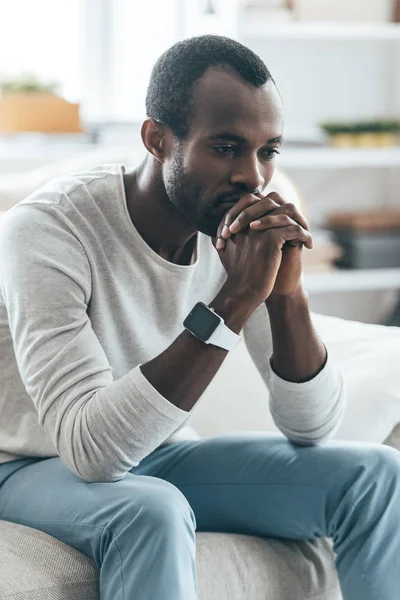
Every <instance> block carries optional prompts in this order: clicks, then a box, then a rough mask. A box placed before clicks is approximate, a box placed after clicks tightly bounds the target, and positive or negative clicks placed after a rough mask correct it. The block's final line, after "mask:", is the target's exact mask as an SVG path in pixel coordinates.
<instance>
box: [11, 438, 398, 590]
mask: <svg viewBox="0 0 400 600" xmlns="http://www.w3.org/2000/svg"><path fill="white" fill-rule="evenodd" d="M0 519H4V520H7V521H12V522H15V523H21V524H23V525H28V526H30V527H33V528H35V529H40V530H41V531H44V532H46V533H48V534H49V535H51V536H53V537H55V538H58V539H59V540H61V541H63V542H65V543H66V544H69V545H70V546H73V547H74V548H77V549H78V550H80V551H81V552H83V553H85V554H86V555H88V556H91V557H92V558H94V560H95V562H96V564H97V566H98V568H99V569H100V594H101V598H102V600H130V599H131V598H136V597H137V595H138V593H139V590H140V597H141V598H152V599H153V600H195V599H196V598H197V581H196V569H195V548H196V546H195V544H196V539H195V530H196V528H197V531H222V532H234V533H243V534H250V535H256V536H261V537H276V538H286V539H297V540H301V539H309V540H313V539H315V538H317V537H331V538H332V539H333V543H334V549H335V552H336V554H337V558H336V568H337V571H338V575H339V580H340V584H341V588H342V594H343V598H344V600H394V598H397V597H398V594H399V586H400V532H399V525H400V452H398V451H397V450H394V449H393V448H389V447H387V446H380V445H375V444H358V443H350V442H330V443H328V444H326V445H325V446H319V447H318V446H317V447H301V446H297V445H295V444H292V443H291V442H289V441H288V440H287V439H286V438H285V437H284V436H282V435H279V434H268V433H263V432H241V433H229V434H222V435H219V436H216V437H214V438H210V439H203V440H200V441H183V442H178V443H175V444H171V445H164V446H160V447H159V448H157V449H156V450H155V451H154V452H153V453H152V454H150V455H149V456H148V457H146V458H145V459H144V460H143V461H142V462H141V463H140V465H139V466H138V467H135V468H133V469H132V470H131V472H130V473H128V474H127V475H126V477H125V478H124V479H121V480H120V481H117V482H115V483H87V482H85V481H84V480H82V479H80V478H79V477H77V476H76V475H74V474H73V473H72V472H71V471H70V470H69V469H67V467H66V466H65V465H64V464H63V462H62V461H61V459H60V458H59V457H55V458H47V459H37V458H28V459H23V460H18V461H13V462H9V463H5V464H2V465H0Z"/></svg>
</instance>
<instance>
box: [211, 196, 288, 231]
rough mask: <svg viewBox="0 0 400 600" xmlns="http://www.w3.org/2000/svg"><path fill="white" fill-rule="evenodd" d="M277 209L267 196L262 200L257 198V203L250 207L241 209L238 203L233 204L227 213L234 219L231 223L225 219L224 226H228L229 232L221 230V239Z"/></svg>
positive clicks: (278, 206)
mask: <svg viewBox="0 0 400 600" xmlns="http://www.w3.org/2000/svg"><path fill="white" fill-rule="evenodd" d="M278 208H280V205H279V204H277V203H276V202H274V201H273V200H271V198H269V197H268V196H265V197H264V198H258V201H256V202H253V203H252V204H251V205H247V206H245V207H243V208H241V206H239V203H237V204H235V206H234V207H232V209H231V210H230V211H229V213H228V214H229V216H230V217H235V219H234V221H233V222H229V220H227V218H226V217H225V226H226V227H228V225H229V231H227V230H225V229H222V237H224V238H225V239H227V238H228V237H229V234H232V233H235V234H236V233H240V232H241V231H243V230H244V229H246V228H247V227H248V225H249V224H250V223H251V221H253V220H254V219H257V218H259V217H261V216H263V215H265V214H269V213H271V212H272V211H273V210H275V209H278ZM229 223H230V224H229Z"/></svg>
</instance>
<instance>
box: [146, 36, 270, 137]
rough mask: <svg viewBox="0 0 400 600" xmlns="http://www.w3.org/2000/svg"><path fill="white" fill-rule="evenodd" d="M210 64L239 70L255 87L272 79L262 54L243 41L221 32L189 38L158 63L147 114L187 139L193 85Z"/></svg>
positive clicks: (172, 48) (148, 96) (154, 70)
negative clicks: (255, 51) (248, 46)
mask: <svg viewBox="0 0 400 600" xmlns="http://www.w3.org/2000/svg"><path fill="white" fill-rule="evenodd" d="M211 66H216V67H218V68H221V69H222V70H226V71H227V72H232V70H233V71H236V73H238V74H239V76H240V77H242V78H243V79H244V80H246V81H249V82H250V83H252V84H253V85H254V86H256V87H261V86H262V85H264V84H265V83H267V81H268V80H269V79H271V80H272V81H273V79H272V77H271V74H270V72H269V71H268V69H267V67H266V65H265V64H264V62H263V61H262V60H261V58H260V57H259V56H257V54H255V53H254V52H253V51H252V50H250V48H247V47H246V46H244V45H243V44H240V43H239V42H237V41H235V40H233V39H231V38H228V37H224V36H220V35H201V36H197V37H192V38H188V39H185V40H182V41H180V42H177V43H176V44H174V45H173V46H171V47H170V48H169V49H168V50H166V51H165V52H164V53H163V54H162V55H161V56H160V58H159V59H158V60H157V62H156V63H155V65H154V67H153V69H152V72H151V76H150V82H149V86H148V89H147V94H146V113H147V116H148V117H152V118H154V119H156V120H158V121H161V122H162V123H165V124H166V125H168V127H170V129H171V130H172V132H173V134H174V135H175V136H176V137H177V138H179V139H184V138H185V137H186V135H187V133H188V129H189V114H190V111H191V108H192V88H193V85H194V83H195V82H196V81H197V80H198V79H200V77H201V76H202V75H203V73H204V72H205V71H206V69H207V68H208V67H211ZM273 82H274V81H273ZM274 83H275V82H274Z"/></svg>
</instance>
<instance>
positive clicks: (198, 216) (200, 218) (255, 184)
mask: <svg viewBox="0 0 400 600" xmlns="http://www.w3.org/2000/svg"><path fill="white" fill-rule="evenodd" d="M282 130H283V107H282V102H281V99H280V96H279V93H278V91H277V89H276V87H275V85H274V84H273V83H272V81H269V82H268V83H267V84H265V85H264V86H262V87H261V88H256V87H254V86H253V85H251V84H250V83H247V82H245V81H243V80H242V79H240V78H239V77H238V76H235V75H233V74H229V73H225V72H222V71H220V70H216V69H208V70H207V71H206V73H205V74H204V75H203V77H202V78H201V79H200V80H199V81H198V82H197V84H196V86H195V88H194V111H193V116H192V117H191V119H190V129H189V133H188V136H187V138H186V139H185V140H184V141H183V142H180V143H175V144H174V145H173V151H172V154H171V156H170V157H169V159H168V160H166V161H165V163H164V171H163V177H164V185H165V189H166V191H167V195H168V197H169V199H170V201H171V202H172V203H173V204H174V206H175V207H176V208H177V209H178V210H179V212H180V213H181V214H182V215H183V216H184V217H185V218H186V220H187V221H188V223H190V224H191V225H193V226H194V228H195V229H196V230H198V231H201V232H202V233H204V234H206V235H208V236H213V237H214V236H215V235H216V233H217V229H218V226H219V224H220V222H221V220H222V218H223V216H224V214H225V213H226V212H227V211H228V210H229V209H230V208H231V206H232V205H233V204H235V203H236V202H237V201H238V199H239V198H240V197H241V196H244V195H245V194H247V193H249V192H252V191H254V190H255V189H256V188H259V191H260V192H262V191H263V190H264V189H265V188H266V187H267V185H268V183H269V182H270V180H271V177H272V175H273V171H274V162H275V161H274V157H275V156H276V151H277V150H278V148H279V146H280V144H281V142H282ZM223 201H225V204H223V203H222V202H223ZM228 201H230V202H231V204H230V205H229V204H227V203H226V202H228Z"/></svg>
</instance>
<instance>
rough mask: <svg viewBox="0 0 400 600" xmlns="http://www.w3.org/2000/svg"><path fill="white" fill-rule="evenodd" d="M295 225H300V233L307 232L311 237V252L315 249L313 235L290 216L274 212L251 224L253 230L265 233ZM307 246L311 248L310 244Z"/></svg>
mask: <svg viewBox="0 0 400 600" xmlns="http://www.w3.org/2000/svg"><path fill="white" fill-rule="evenodd" d="M294 225H299V227H300V231H301V230H304V231H307V233H308V235H309V236H310V237H309V240H310V238H311V240H310V241H311V246H310V250H311V248H312V247H313V243H312V236H311V234H310V233H309V232H308V230H306V229H304V228H303V227H301V226H300V224H299V223H297V222H296V221H295V220H294V219H292V218H291V217H289V215H287V214H286V213H278V214H277V211H273V213H270V214H269V215H267V216H264V217H262V218H261V219H258V220H257V221H253V222H252V223H250V227H251V229H254V230H256V231H265V230H267V229H273V228H279V227H289V226H294ZM301 241H302V240H301ZM305 245H306V246H307V248H308V247H309V244H308V245H307V244H305Z"/></svg>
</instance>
